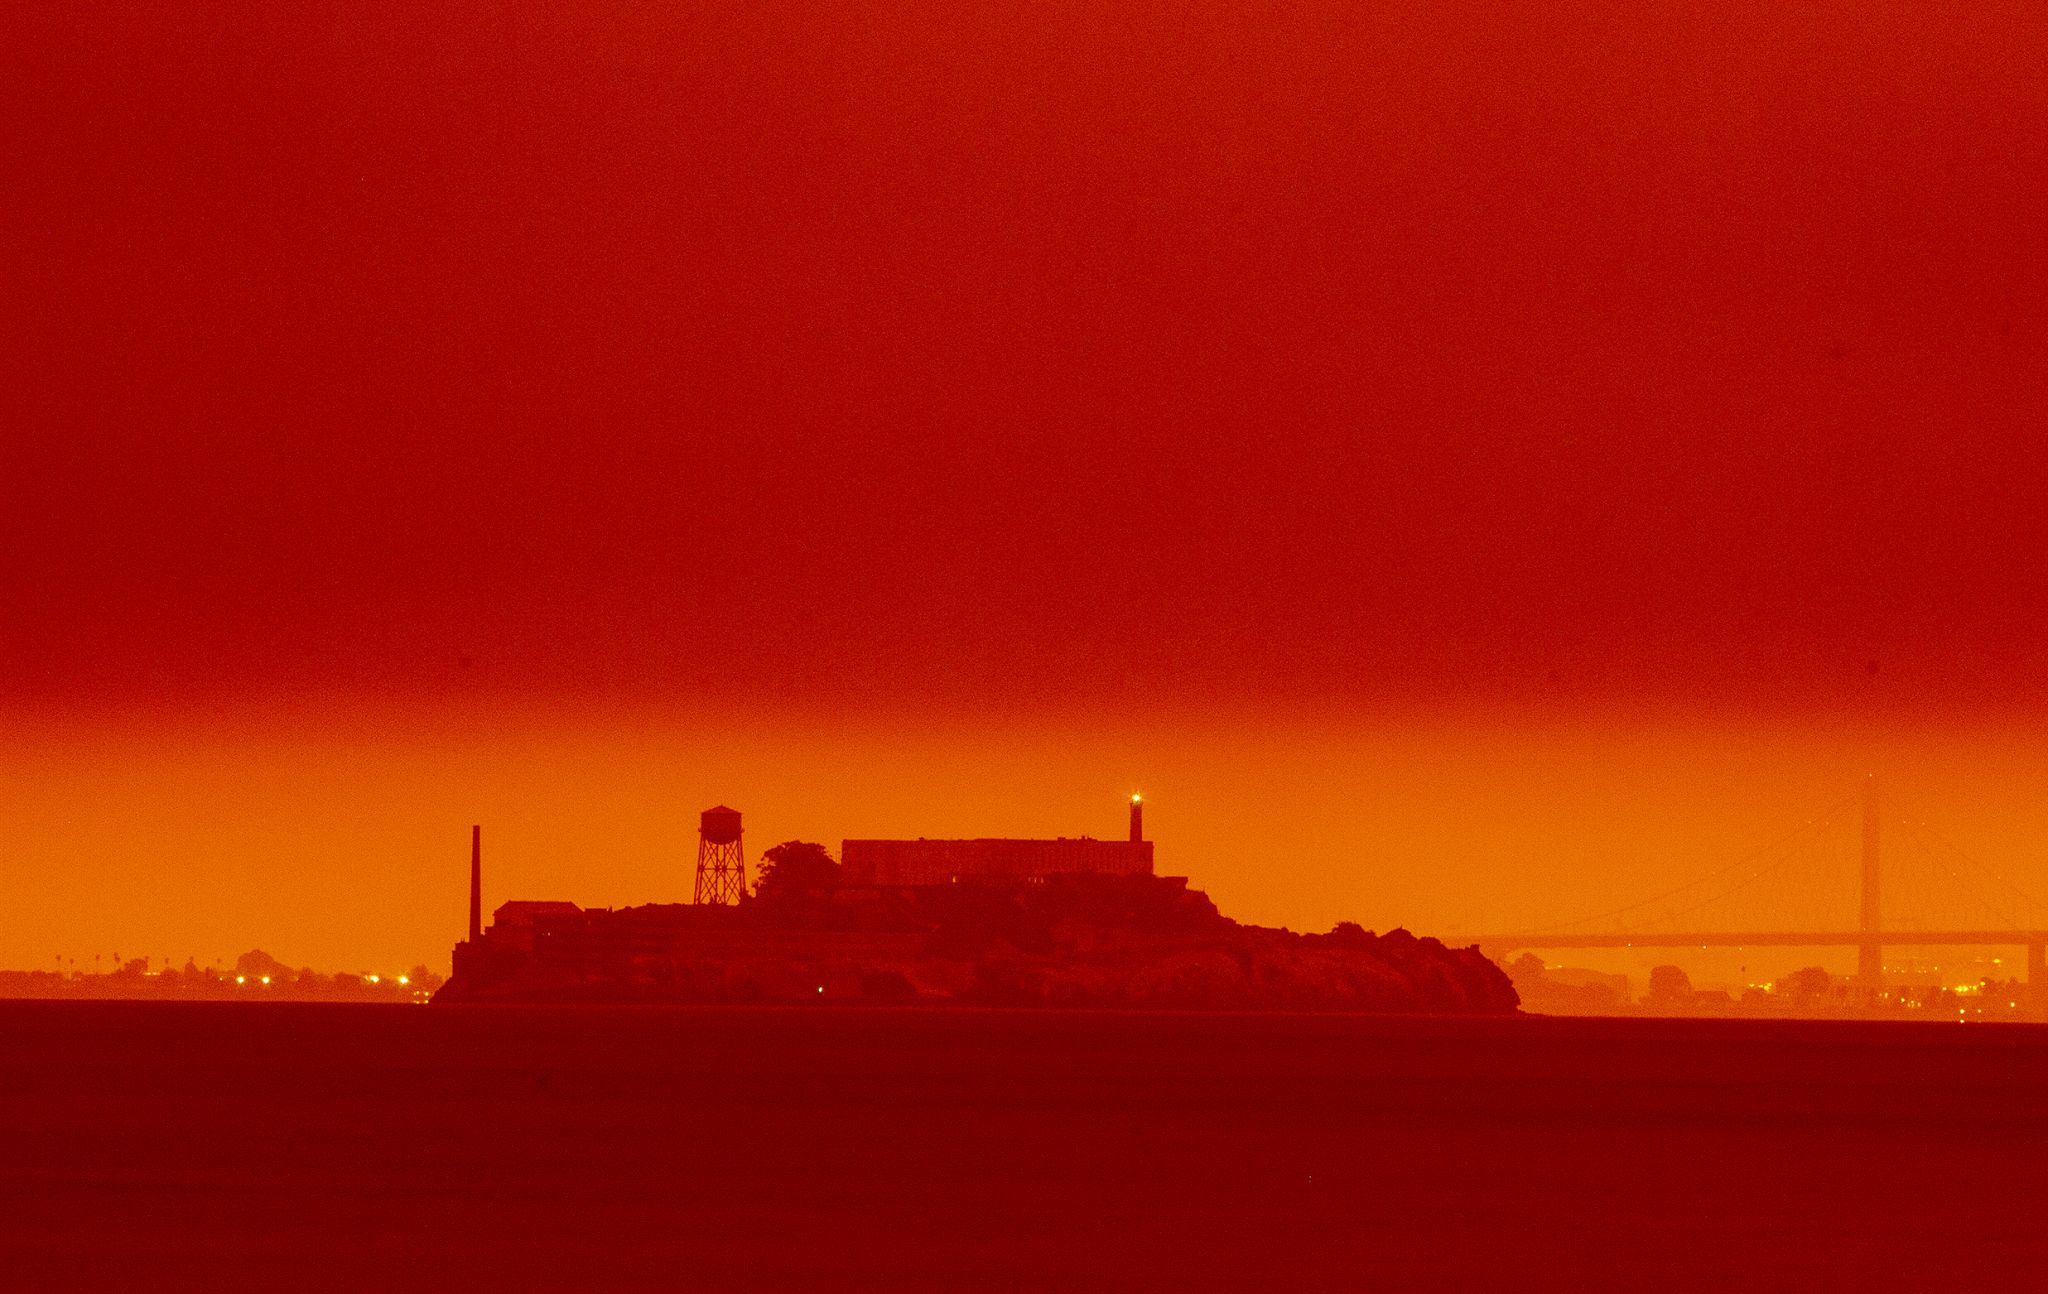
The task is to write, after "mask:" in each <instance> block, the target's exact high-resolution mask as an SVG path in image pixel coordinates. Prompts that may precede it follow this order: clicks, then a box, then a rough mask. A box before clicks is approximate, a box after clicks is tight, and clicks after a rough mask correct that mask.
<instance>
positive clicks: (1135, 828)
mask: <svg viewBox="0 0 2048 1294" xmlns="http://www.w3.org/2000/svg"><path fill="white" fill-rule="evenodd" d="M1144 838H1145V797H1144V796H1142V795H1134V796H1132V797H1131V843H1132V844H1134V845H1135V844H1137V843H1138V842H1139V841H1141V840H1143V839H1144Z"/></svg>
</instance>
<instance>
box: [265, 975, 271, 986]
mask: <svg viewBox="0 0 2048 1294" xmlns="http://www.w3.org/2000/svg"><path fill="white" fill-rule="evenodd" d="M263 982H264V983H265V984H268V983H269V982H270V976H268V975H265V976H264V977H263Z"/></svg>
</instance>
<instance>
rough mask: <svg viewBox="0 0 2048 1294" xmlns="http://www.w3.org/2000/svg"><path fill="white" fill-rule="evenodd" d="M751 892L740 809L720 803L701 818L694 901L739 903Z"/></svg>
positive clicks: (698, 822) (699, 820) (698, 829)
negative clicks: (741, 829)
mask: <svg viewBox="0 0 2048 1294" xmlns="http://www.w3.org/2000/svg"><path fill="white" fill-rule="evenodd" d="M746 893H747V856H746V854H745V852H744V851H742V850H741V848H740V811H739V810H738V809H728V808H726V807H725V806H724V805H722V804H721V805H719V806H718V807H717V808H715V809H706V810H704V812H703V813H702V814H701V815H699V817H698V821H697V892H696V895H695V896H694V898H693V899H692V900H691V901H692V902H694V903H738V902H739V901H740V900H741V899H742V898H745V897H746Z"/></svg>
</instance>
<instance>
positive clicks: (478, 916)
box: [469, 825, 484, 943]
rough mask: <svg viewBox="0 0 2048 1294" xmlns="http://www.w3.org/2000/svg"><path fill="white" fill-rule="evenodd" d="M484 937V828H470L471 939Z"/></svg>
mask: <svg viewBox="0 0 2048 1294" xmlns="http://www.w3.org/2000/svg"><path fill="white" fill-rule="evenodd" d="M483 937H484V829H483V827H482V826H481V825H478V826H474V827H471V828H470V829H469V941H470V942H471V943H475V942H476V941H477V940H479V939H481V938H483Z"/></svg>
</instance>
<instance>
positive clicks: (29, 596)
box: [0, 0, 2048, 968]
mask: <svg viewBox="0 0 2048 1294" xmlns="http://www.w3.org/2000/svg"><path fill="white" fill-rule="evenodd" d="M2043 49H2048V12H2044V10H2043V9H2042V8H2041V7H2040V6H2038V5H2035V4H2030V3H2013V4H1978V5H1971V6H1964V7H1942V8H1934V7H1913V6H1895V5H1882V4H1874V3H1849V2H1847V0H1843V2H1840V3H1832V4H1808V5H1787V4H1784V3H1781V2H1779V0H1769V2H1764V0H1759V2H1757V3H1724V4H1712V5H1694V6H1637V5H1622V4H1608V3H1599V4H1595V3H1569V2H1567V3H1559V2H1558V0H1540V2H1538V0H1526V2H1499V0H1497V2H1494V3H1487V4H1481V5H1475V6H1464V7H1452V8H1450V9H1445V8H1443V7H1441V6H1435V5H1423V4H1409V3H1401V4H1392V3H1389V4H1377V5H1371V4H1366V5H1361V4H1354V3H1344V4H1338V3H1322V2H1320V0H1312V2H1304V3H1296V4H1265V5H1231V6H1196V7H1193V8H1190V7H1189V6H1186V5H1181V4H1165V3H1158V2H1155V0H1136V2H1135V3H1118V4H1111V5H1103V4H1084V3H1078V2H1074V3H1068V2H1065V0H1061V2H1058V3H1043V4H1028V5H1027V4H1002V5H992V6H982V7H971V6H970V7H965V8H963V7H962V6H958V5H940V4H927V3H904V4H897V5H875V4H866V3H863V4H831V3H814V2H806V3H801V4H799V3H788V4H779V3H759V2H754V3H747V4H731V5H717V6H686V5H661V4H626V3H623V2H622V0H581V2H578V3H558V4H543V5H539V6H531V5H521V6H512V5H505V4H498V3H482V2H481V0H467V2H465V0H454V2H452V3H444V4H435V5H431V6H426V7H418V6H408V5H397V4H392V5H385V4H373V3H369V2H368V0H349V2H348V3H303V4H293V5H288V6H268V7H250V8H237V7H211V6H201V5H190V4H174V3H164V4H142V5H135V4H114V3H83V4H80V5H76V6H68V7H66V8H65V9H64V10H63V11H62V12H61V13H60V12H58V11H56V10H54V9H52V10H49V11H48V12H46V13H43V14H35V13H26V12H20V11H17V10H10V11H9V12H7V13H6V14H5V15H0V101H4V103H5V106H6V108H7V112H8V118H9V120H10V121H11V122H13V123H15V125H14V126H13V127H12V128H10V130H9V131H8V132H7V138H6V140H5V141H4V142H0V149H4V156H5V163H6V171H7V174H8V176H9V182H8V185H7V188H6V194H5V196H4V198H0V246H4V248H5V252H4V255H5V257H6V266H7V272H6V282H7V288H6V292H5V297H4V300H5V306H4V308H0V329H4V335H0V342H4V352H0V353H4V354H5V356H6V359H5V364H6V369H7V376H6V380H5V382H4V384H0V427H4V431H0V590H4V594H5V600H6V606H5V610H4V613H0V724H4V729H5V733H6V738H7V739H6V741H5V743H4V746H0V779H4V783H0V784H4V786H5V788H6V794H5V795H4V797H0V857H4V864H5V868H4V870H5V875H6V877H7V883H8V887H9V892H8V895H7V900H6V902H5V903H0V965H11V966H41V965H48V964H51V959H52V958H54V957H55V956H56V955H58V954H60V953H62V954H66V955H80V954H85V955H89V954H91V953H93V952H102V951H104V952H112V951H120V952H122V953H124V954H126V955H142V954H148V955H151V956H162V955H166V954H169V955H172V956H174V957H176V958H178V959H180V960H182V959H183V957H184V956H185V955H187V954H188V953H198V954H200V955H201V958H202V960H206V959H209V958H210V957H212V956H217V955H232V954H233V953H235V952H239V951H241V950H242V949H244V948H247V947H249V946H252V945H255V944H259V943H260V944H262V945H263V946H265V947H267V948H269V950H270V951H272V952H274V953H275V954H277V955H278V956H280V957H283V958H285V959H286V960H287V961H291V962H294V963H306V962H309V963H313V964H316V965H320V966H324V967H329V968H339V967H354V966H360V967H364V968H374V967H375V966H377V965H396V964H397V963H398V962H399V961H405V962H406V963H407V964H410V962H411V961H415V960H420V959H423V958H424V959H427V960H430V961H434V962H437V963H445V959H446V955H447V947H448V945H449V943H450V942H451V941H452V940H453V939H454V938H455V937H456V935H457V934H459V932H460V921H461V917H462V884H463V875H462V871H463V865H464V850H465V846H466V832H467V827H468V824H469V823H471V822H473V821H481V822H483V823H484V825H485V838H486V846H487V850H486V853H487V884H488V891H489V893H488V898H489V900H490V901H491V902H492V903H495V902H497V901H500V900H502V899H504V898H508V897H565V898H573V899H577V900H580V901H586V902H594V903H620V902H633V901H639V900H644V899H656V898H659V899H672V898H675V897H677V896H679V895H686V894H687V892H688V879H687V876H686V875H685V871H686V868H687V866H688V864H689V861H690V851H691V848H692V844H691V836H690V832H691V829H692V824H693V822H694V816H693V815H694V813H695V812H696V810H698V809H701V808H703V807H706V806H708V805H710V804H712V803H714V802H719V801H724V802H728V803H732V804H735V805H737V806H738V807H740V808H741V809H743V810H744V811H745V812H746V813H747V815H748V820H749V837H748V839H749V843H750V845H751V846H752V849H753V851H754V852H758V849H759V848H760V847H761V846H763V845H766V844H771V843H774V842H775V841H777V840H781V839H785V838H788V837H791V836H804V837H809V838H816V839H822V840H825V841H827V842H830V843H833V844H835V845H836V842H837V841H838V840H839V839H840V838H842V837H844V836H849V835H911V836H915V835H949V834H967V835H977V834H1034V835H1051V834H1079V833H1081V832H1094V833H1096V834H1114V833H1115V832H1117V831H1118V830H1119V827H1120V823H1121V816H1120V815H1121V809H1120V801H1121V800H1122V798H1123V797H1124V796H1126V795H1127V794H1128V793H1129V792H1130V791H1131V790H1133V789H1141V790H1144V791H1146V792H1147V794H1148V795H1149V796H1150V797H1151V798H1152V799H1153V800H1154V801H1155V804H1156V806H1157V807H1156V809H1155V810H1154V812H1153V815H1152V819H1151V821H1152V823H1153V825H1154V828H1155V831H1154V834H1155V835H1156V837H1157V838H1158V840H1159V841H1160V848H1161V865H1162V868H1163V869H1164V870H1168V871H1172V872H1185V873H1188V874H1191V875H1192V876H1194V877H1195V878H1196V883H1197V884H1201V885H1204V886H1206V887H1207V888H1209V889H1210V890H1211V891H1212V892H1213V893H1214V894H1215V895H1216V896H1217V898H1218V899H1219V901H1220V902H1222V904H1223V906H1224V908H1225V910H1226V911H1229V912H1231V913H1233V914H1234V915H1239V916H1242V917H1245V918H1248V919H1258V920H1267V921H1282V922H1290V923H1295V924H1297V925H1308V926H1326V925H1327V924H1328V923H1329V922H1330V921H1333V920H1336V919H1338V918H1341V917H1351V918H1355V919H1358V920H1361V921H1363V922H1365V923H1366V924H1368V925H1372V926H1378V927H1382V928H1383V927H1385V926H1388V925H1391V924H1394V923H1396V922H1401V921H1405V922H1409V923H1411V924H1417V925H1420V926H1421V927H1422V928H1425V929H1428V928H1445V927H1461V928H1465V929H1468V930H1469V929H1473V928H1477V927H1485V926H1491V925H1500V924H1523V923H1525V922H1531V921H1536V920H1539V919H1541V918H1544V917H1546V916H1557V915H1565V916H1570V915H1577V914H1578V913H1579V912H1580V911H1584V910H1587V909H1590V908H1597V907H1599V906H1603V905H1604V904H1605V903H1606V901H1607V900H1610V899H1627V898H1630V897H1635V896H1637V895H1639V894H1642V893H1646V892H1649V891H1653V890H1654V889H1656V888H1658V887H1659V885H1660V883H1662V882H1663V881H1665V880H1666V879H1669V880H1673V881H1675V880H1679V879H1684V878H1685V877H1687V876H1690V875H1692V874H1694V873H1696V872H1699V871H1705V870H1711V869H1712V868H1713V867H1714V866H1718V865H1720V864H1721V863H1722V862H1723V861H1725V860H1726V859H1727V858H1729V857H1731V856H1733V855H1734V854H1736V853H1739V852H1740V851H1742V850H1744V849H1746V848H1748V847H1749V846H1751V845H1753V844H1755V843H1757V842H1759V841H1761V840H1763V839H1765V838H1767V837H1769V836H1772V835H1774V834H1776V833H1777V831H1779V830H1780V829H1781V828H1782V826H1783V825H1784V824H1785V823H1786V822H1787V821H1796V820H1797V819H1798V818H1799V817H1800V816H1801V815H1802V814H1805V813H1808V812H1810V811H1812V810H1814V809H1817V808H1819V807H1822V806H1824V805H1825V804H1827V803H1831V802H1833V801H1835V800H1837V799H1839V798H1840V797H1841V796H1842V795H1843V794H1847V793H1851V792H1853V790H1854V788H1855V786H1856V784H1857V780H1858V779H1859V778H1860V777H1861V776H1862V774H1863V773H1864V772H1866V771H1869V770H1870V768H1871V767H1878V768H1880V769H1881V771H1883V773H1884V774H1885V776H1886V777H1887V779H1888V780H1889V781H1891V782H1893V783H1896V784H1897V785H1899V786H1900V787H1901V788H1902V790H1901V794H1902V795H1903V796H1909V797H1910V799H1911V801H1912V803H1914V804H1915V805H1919V806H1924V808H1925V811H1926V812H1927V813H1928V814H1929V815H1930V816H1932V817H1935V818H1937V819H1940V820H1941V821H1942V822H1943V823H1944V824H1945V828H1946V830H1947V831H1948V833H1949V834H1950V835H1951V836H1953V837H1955V838H1957V839H1958V840H1960V841H1962V842H1963V843H1965V844H1966V845H1968V846H1969V847H1970V848H1971V849H1973V850H1975V851H1977V852H1978V853H1980V854H1982V855H1984V856H1987V857H1996V858H1998V859H2000V860H2003V862H2002V864H2001V865H2010V866H2011V867H2012V868H2013V870H2014V874H2015V875H2016V876H2018V877H2020V878H2021V879H2023V880H2025V881H2026V882H2027V883H2028V884H2030V885H2031V886H2032V887H2033V888H2034V889H2035V890H2037V891H2038V892H2042V893H2044V894H2048V828H2044V827H2043V826H2042V825H2041V815H2040V814H2039V812H2038V811H2037V810H2038V806H2040V805H2041V804H2042V803H2043V800H2044V787H2048V778H2044V777H2043V775H2042V772H2041V770H2042V769H2043V768H2048V657H2044V655H2043V653H2042V651H2041V649H2040V642H2041V639H2042V633H2041V629H2042V619H2043V616H2042V607H2043V606H2044V602H2043V597H2044V592H2048V590H2044V577H2048V548H2044V540H2048V509H2044V507H2043V506H2042V499H2043V486H2044V484H2048V467H2044V464H2043V434H2042V431H2043V427H2044V425H2048V421H2044V414H2048V384H2044V381H2043V377H2042V374H2043V373H2044V372H2048V318H2044V312H2048V232H2044V231H2048V221H2044V220H2043V219H2042V217H2041V213H2042V212H2043V211H2044V210H2048V78H2044V77H2042V76H2041V75H2040V58H2041V52H2042V50H2043ZM1846 919H1847V914H1845V920H1846Z"/></svg>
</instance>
